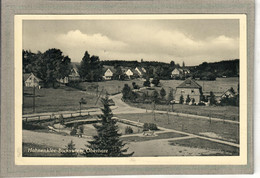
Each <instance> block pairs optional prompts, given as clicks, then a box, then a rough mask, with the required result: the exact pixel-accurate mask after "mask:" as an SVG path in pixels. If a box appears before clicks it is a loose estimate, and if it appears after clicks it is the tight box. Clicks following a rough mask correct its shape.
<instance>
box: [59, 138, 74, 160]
mask: <svg viewBox="0 0 260 178" xmlns="http://www.w3.org/2000/svg"><path fill="white" fill-rule="evenodd" d="M75 150H76V148H75V144H74V142H73V141H72V140H71V141H70V142H69V143H68V145H67V146H66V149H65V150H64V152H63V153H62V155H63V156H65V157H77V153H76V152H75Z"/></svg>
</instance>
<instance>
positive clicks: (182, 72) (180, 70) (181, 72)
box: [171, 68, 190, 78]
mask: <svg viewBox="0 0 260 178" xmlns="http://www.w3.org/2000/svg"><path fill="white" fill-rule="evenodd" d="M189 73H190V70H189V69H186V68H175V69H174V70H173V71H172V72H171V78H175V77H182V76H186V75H187V74H189Z"/></svg>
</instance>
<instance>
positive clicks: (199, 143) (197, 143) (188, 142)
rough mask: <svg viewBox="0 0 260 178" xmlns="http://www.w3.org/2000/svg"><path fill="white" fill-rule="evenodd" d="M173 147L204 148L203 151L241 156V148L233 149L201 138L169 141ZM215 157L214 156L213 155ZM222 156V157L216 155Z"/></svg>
mask: <svg viewBox="0 0 260 178" xmlns="http://www.w3.org/2000/svg"><path fill="white" fill-rule="evenodd" d="M169 142H170V144H171V145H174V146H176V145H178V146H186V147H191V148H203V149H212V150H222V151H225V152H227V153H226V154H224V155H233V156H238V155H239V148H236V147H232V146H229V145H224V144H221V143H216V142H211V141H208V140H203V139H200V138H192V139H185V140H174V141H169ZM212 156H213V155H212ZM216 156H221V155H216Z"/></svg>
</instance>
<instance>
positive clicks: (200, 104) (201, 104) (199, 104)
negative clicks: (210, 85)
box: [198, 103, 206, 106]
mask: <svg viewBox="0 0 260 178" xmlns="http://www.w3.org/2000/svg"><path fill="white" fill-rule="evenodd" d="M205 105H206V104H205V103H198V106H205Z"/></svg>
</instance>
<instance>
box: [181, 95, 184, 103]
mask: <svg viewBox="0 0 260 178" xmlns="http://www.w3.org/2000/svg"><path fill="white" fill-rule="evenodd" d="M183 102H184V98H183V95H181V96H180V104H183Z"/></svg>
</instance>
